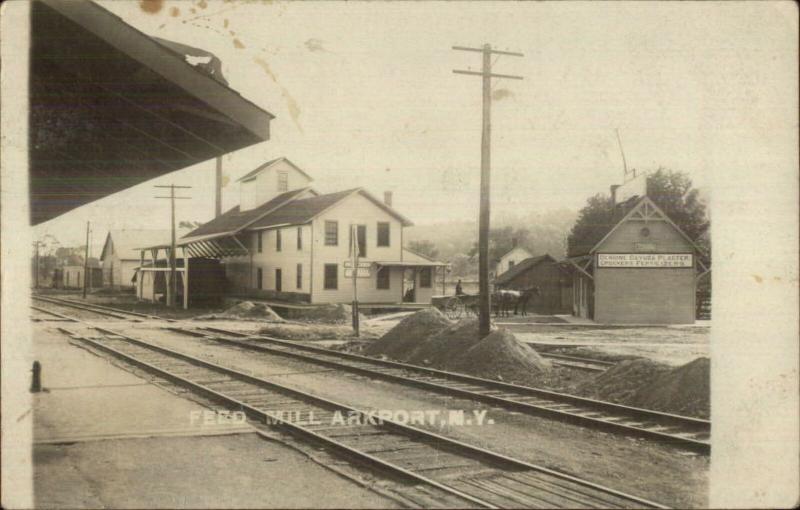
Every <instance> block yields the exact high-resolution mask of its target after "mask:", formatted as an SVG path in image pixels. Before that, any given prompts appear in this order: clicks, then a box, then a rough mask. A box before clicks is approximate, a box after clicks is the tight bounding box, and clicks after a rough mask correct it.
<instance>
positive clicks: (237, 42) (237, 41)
mask: <svg viewBox="0 0 800 510" xmlns="http://www.w3.org/2000/svg"><path fill="white" fill-rule="evenodd" d="M233 45H234V46H235V47H236V48H239V49H240V50H241V49H243V48H244V44H242V41H240V40H239V39H234V40H233Z"/></svg>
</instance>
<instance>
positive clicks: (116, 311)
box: [32, 294, 175, 322]
mask: <svg viewBox="0 0 800 510" xmlns="http://www.w3.org/2000/svg"><path fill="white" fill-rule="evenodd" d="M32 298H33V299H35V300H38V301H42V302H44V303H50V304H54V305H59V306H66V307H70V308H75V309H77V310H83V311H85V312H92V313H96V314H98V315H103V316H105V317H113V318H115V319H120V320H127V321H134V322H140V321H141V320H142V319H159V320H164V321H167V322H175V320H173V319H164V318H162V317H158V316H156V315H148V314H145V313H139V312H131V311H128V310H122V309H120V308H112V307H110V306H103V305H97V304H93V303H78V302H75V301H72V300H70V299H60V298H54V297H52V296H42V295H37V294H34V295H33V296H32Z"/></svg>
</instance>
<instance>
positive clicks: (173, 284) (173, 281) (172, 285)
mask: <svg viewBox="0 0 800 510" xmlns="http://www.w3.org/2000/svg"><path fill="white" fill-rule="evenodd" d="M153 187H154V188H169V196H168V197H155V198H165V199H168V200H169V201H170V209H171V212H172V242H171V243H170V250H169V291H170V292H169V293H168V296H167V297H168V299H167V306H175V294H177V292H178V278H177V271H176V268H175V251H176V250H177V246H176V242H177V240H176V239H175V200H191V198H192V197H176V196H175V190H176V189H189V188H191V186H177V185H175V184H168V185H166V186H158V185H156V186H153ZM153 262H154V263H155V261H153ZM184 269H185V270H188V268H184ZM183 277H184V278H186V275H184V276H183ZM154 284H155V282H154Z"/></svg>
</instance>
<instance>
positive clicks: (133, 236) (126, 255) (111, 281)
mask: <svg viewBox="0 0 800 510" xmlns="http://www.w3.org/2000/svg"><path fill="white" fill-rule="evenodd" d="M186 232H187V230H186V229H182V230H178V234H177V235H179V236H181V235H184V234H185V233H186ZM171 235H172V233H171V232H170V230H169V229H164V230H153V229H149V230H145V229H124V230H111V231H109V232H108V235H107V236H106V242H105V244H104V245H103V252H102V254H101V255H100V261H101V262H102V266H103V283H104V285H105V286H109V287H113V288H117V289H118V288H133V287H134V282H133V275H134V274H136V268H137V267H139V264H140V262H141V260H140V259H141V257H140V249H141V248H144V247H146V246H152V245H155V244H160V243H166V242H169V241H170V237H171Z"/></svg>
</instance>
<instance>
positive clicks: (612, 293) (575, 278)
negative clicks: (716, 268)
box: [562, 196, 709, 324]
mask: <svg viewBox="0 0 800 510" xmlns="http://www.w3.org/2000/svg"><path fill="white" fill-rule="evenodd" d="M614 219H616V221H613V220H614ZM700 255H702V250H701V249H700V248H699V247H698V246H697V245H696V244H695V243H694V241H693V240H692V239H690V238H689V237H688V236H687V235H686V234H685V233H684V232H683V231H682V230H681V229H680V227H678V225H676V224H675V223H674V222H673V221H672V220H671V219H670V218H669V217H668V216H667V215H666V214H665V213H664V211H662V210H661V209H660V208H659V207H658V206H657V205H656V204H655V203H654V202H653V201H652V200H651V199H650V198H649V197H647V196H641V197H635V198H632V199H630V200H627V201H626V202H624V203H622V204H618V205H616V207H615V210H614V218H612V221H611V222H609V224H608V225H605V226H600V225H598V228H597V229H595V230H594V231H593V232H590V233H589V234H588V235H587V236H586V238H585V239H579V240H577V242H576V243H574V245H573V246H572V247H571V248H570V252H569V253H568V257H567V258H566V259H565V260H564V261H563V262H562V265H563V266H564V267H566V268H569V269H570V270H571V272H572V285H573V304H572V308H573V314H574V315H576V316H579V317H583V318H587V319H593V320H594V321H596V322H599V323H606V324H691V323H693V322H694V320H695V313H696V303H695V299H696V296H695V291H696V287H697V282H698V280H700V279H701V278H702V277H703V276H704V275H705V274H707V273H708V272H709V268H708V267H707V266H706V265H705V264H704V263H703V261H702V260H701V257H700Z"/></svg>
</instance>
